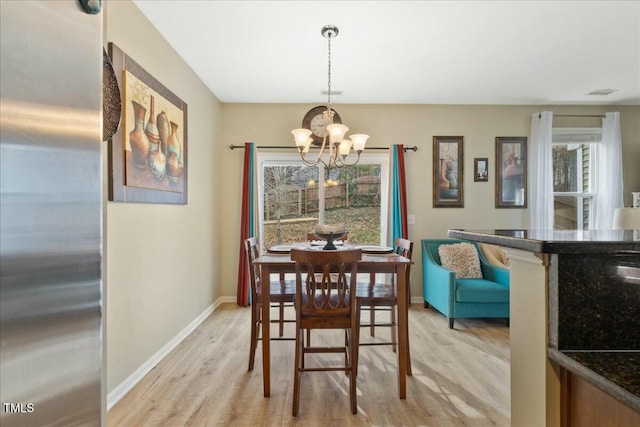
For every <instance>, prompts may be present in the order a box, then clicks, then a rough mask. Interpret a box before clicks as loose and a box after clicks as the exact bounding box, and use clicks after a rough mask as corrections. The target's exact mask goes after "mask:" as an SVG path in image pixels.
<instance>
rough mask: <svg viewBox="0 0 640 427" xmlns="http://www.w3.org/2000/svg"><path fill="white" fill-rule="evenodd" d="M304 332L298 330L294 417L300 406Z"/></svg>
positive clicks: (294, 373) (294, 376)
mask: <svg viewBox="0 0 640 427" xmlns="http://www.w3.org/2000/svg"><path fill="white" fill-rule="evenodd" d="M302 334H303V332H302V330H300V329H298V330H297V331H296V352H295V358H294V363H293V409H292V411H291V413H292V415H293V416H294V417H297V416H298V409H299V407H300V356H301V354H300V353H301V352H302V345H303V342H302V340H303V339H304V336H303V335H302ZM302 360H304V355H302Z"/></svg>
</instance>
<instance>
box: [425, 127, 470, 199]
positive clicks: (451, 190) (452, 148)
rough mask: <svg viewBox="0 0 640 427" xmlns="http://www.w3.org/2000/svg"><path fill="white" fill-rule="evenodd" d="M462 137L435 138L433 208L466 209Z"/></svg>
mask: <svg viewBox="0 0 640 427" xmlns="http://www.w3.org/2000/svg"><path fill="white" fill-rule="evenodd" d="M463 141H464V137H462V136H434V137H433V207H434V208H447V207H448V208H462V207H464V191H463V189H464V168H463V166H464V164H463V146H462V145H463Z"/></svg>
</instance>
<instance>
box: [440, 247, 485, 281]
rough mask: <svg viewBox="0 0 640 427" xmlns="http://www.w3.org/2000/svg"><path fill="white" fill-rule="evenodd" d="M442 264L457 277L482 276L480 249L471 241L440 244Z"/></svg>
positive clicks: (474, 277) (473, 277) (472, 277)
mask: <svg viewBox="0 0 640 427" xmlns="http://www.w3.org/2000/svg"><path fill="white" fill-rule="evenodd" d="M438 254H439V255H440V262H441V265H442V266H443V267H444V268H446V269H447V270H451V271H453V272H454V273H455V274H456V279H463V278H471V279H476V278H482V270H481V269H480V259H479V258H478V251H477V250H476V247H475V246H474V245H473V244H471V243H456V244H453V245H440V247H439V248H438Z"/></svg>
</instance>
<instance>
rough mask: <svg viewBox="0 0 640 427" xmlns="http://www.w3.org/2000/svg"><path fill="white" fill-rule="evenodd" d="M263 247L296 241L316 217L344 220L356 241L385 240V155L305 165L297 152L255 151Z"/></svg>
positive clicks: (311, 226)
mask: <svg viewBox="0 0 640 427" xmlns="http://www.w3.org/2000/svg"><path fill="white" fill-rule="evenodd" d="M258 162H259V163H258V164H259V174H258V195H259V200H260V202H259V209H260V212H259V216H260V236H261V239H262V247H263V248H268V247H269V246H272V245H274V244H278V243H286V242H300V241H304V240H306V238H307V233H308V232H311V231H313V229H314V227H315V225H316V224H317V223H319V222H321V223H326V224H335V223H343V224H345V226H346V227H347V231H348V233H349V241H350V242H354V243H372V244H374V243H375V244H386V234H387V226H386V224H387V204H388V196H387V195H388V179H389V178H388V175H389V166H388V164H389V158H388V155H386V154H368V153H365V154H363V155H362V156H361V157H360V161H359V162H358V164H357V165H355V166H349V167H343V168H335V169H332V170H331V171H330V174H329V176H326V172H325V169H324V167H323V165H321V164H320V165H317V166H315V167H307V166H304V165H303V164H302V162H301V161H300V157H299V155H298V154H297V153H295V154H294V153H291V154H270V153H259V154H258Z"/></svg>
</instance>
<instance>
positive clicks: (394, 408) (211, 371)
mask: <svg viewBox="0 0 640 427" xmlns="http://www.w3.org/2000/svg"><path fill="white" fill-rule="evenodd" d="M290 314H291V315H293V313H290ZM379 316H380V317H381V316H386V314H380V315H379ZM249 324H250V311H249V309H248V308H241V307H238V306H236V305H235V304H223V305H222V306H221V307H220V308H218V309H217V310H216V311H215V312H214V313H213V314H212V315H211V316H209V317H208V318H207V319H206V320H205V321H204V322H203V323H202V324H201V325H200V326H199V327H198V328H197V329H196V330H195V331H194V332H193V333H192V334H191V335H189V336H188V337H187V338H186V339H185V340H184V341H183V342H182V343H181V344H180V345H179V346H178V347H177V348H176V349H175V350H174V351H173V352H171V353H170V354H169V355H168V356H167V357H166V358H165V359H163V360H162V361H161V362H160V363H159V364H158V365H157V366H156V367H155V368H153V370H151V372H149V374H147V375H146V376H145V377H144V378H143V379H142V380H141V381H140V382H139V383H138V384H137V385H136V386H135V387H134V388H133V389H132V390H131V391H130V392H129V393H128V394H127V395H126V396H124V397H123V398H122V399H121V400H120V401H119V402H118V403H117V404H116V405H114V407H113V408H112V409H111V410H110V411H109V413H108V415H107V424H108V425H109V426H126V427H132V426H187V425H190V426H281V425H292V426H294V425H300V426H316V425H322V426H343V425H347V426H352V425H353V426H361V425H373V426H438V427H439V426H508V425H509V423H510V417H509V411H510V402H509V329H508V328H507V327H506V326H505V324H504V321H501V320H497V319H496V320H492V319H486V320H483V319H466V320H465V319H463V320H456V325H455V328H456V329H455V330H450V329H449V327H448V322H447V320H446V318H445V317H444V316H442V315H441V314H439V313H437V312H436V311H434V310H433V309H432V308H430V309H424V308H423V307H422V305H417V304H414V305H412V306H411V308H410V312H409V328H410V332H409V334H410V342H411V362H412V367H413V377H408V379H407V399H406V400H400V399H399V398H398V388H397V376H396V361H397V359H396V354H395V353H393V352H392V351H391V347H389V346H373V347H362V348H361V350H360V363H359V371H358V414H357V415H352V414H351V412H350V410H349V394H348V392H349V384H348V377H347V376H346V375H345V374H344V373H340V372H310V373H307V374H305V375H304V376H303V378H302V383H301V384H302V385H301V399H300V413H299V415H298V417H296V418H294V417H292V416H291V402H292V394H293V383H292V380H293V352H294V343H293V341H273V342H272V343H271V357H272V359H271V397H270V398H264V397H263V395H262V356H261V351H260V349H258V352H257V353H256V367H255V369H254V370H253V371H252V372H247V363H248V354H249V350H248V349H249V329H250V328H249ZM274 328H275V326H274ZM287 328H291V329H286V331H287V332H289V334H288V335H289V336H292V328H293V325H287ZM386 330H388V328H378V329H377V330H376V338H375V339H384V337H385V335H386V336H387V337H388V332H386ZM272 331H273V332H272V335H273V334H274V332H276V329H272ZM276 333H277V332H276ZM361 337H362V339H363V340H368V339H371V338H370V337H369V333H368V329H365V328H363V329H362V330H361ZM321 339H322V338H320V336H316V335H314V337H313V340H314V344H315V343H318V342H320V341H321ZM328 339H338V340H340V339H343V338H342V335H334V336H332V337H330V338H328ZM333 357H335V355H334V356H333ZM307 360H308V361H309V362H310V363H308V365H310V364H311V363H312V362H313V359H312V358H309V359H307Z"/></svg>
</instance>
